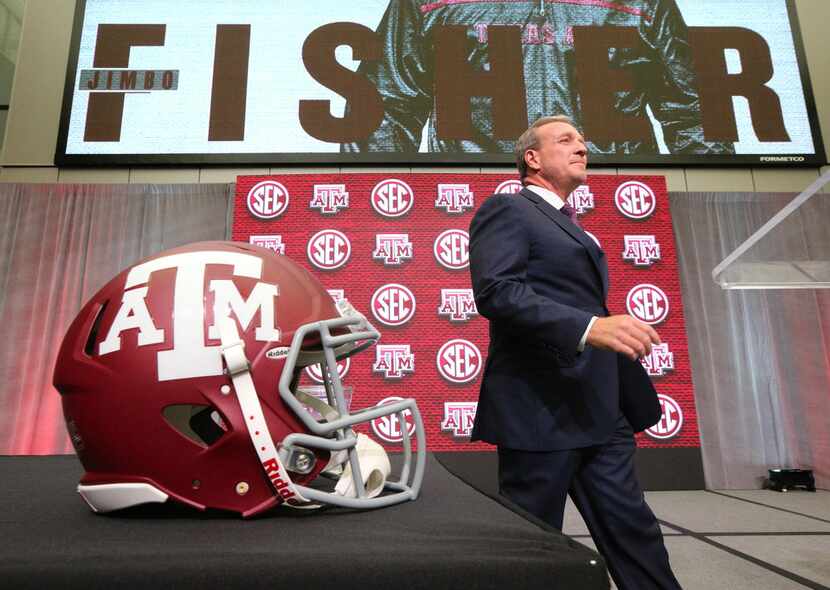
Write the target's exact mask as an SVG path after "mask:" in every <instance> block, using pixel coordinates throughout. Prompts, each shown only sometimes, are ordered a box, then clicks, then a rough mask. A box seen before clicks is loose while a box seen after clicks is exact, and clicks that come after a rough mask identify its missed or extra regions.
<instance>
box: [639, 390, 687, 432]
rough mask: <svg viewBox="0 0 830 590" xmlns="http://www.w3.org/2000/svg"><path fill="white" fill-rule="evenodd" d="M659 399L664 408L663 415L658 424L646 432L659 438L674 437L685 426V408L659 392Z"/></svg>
mask: <svg viewBox="0 0 830 590" xmlns="http://www.w3.org/2000/svg"><path fill="white" fill-rule="evenodd" d="M657 399H658V400H659V401H660V407H661V408H662V409H663V416H662V417H661V418H660V421H659V422H658V423H657V424H655V425H654V426H652V427H651V428H649V429H647V430H646V434H647V435H649V436H650V437H651V438H656V439H658V440H666V439H669V438H674V437H675V436H677V435H678V434H680V430H681V429H682V428H683V410H681V409H680V404H678V403H677V402H676V401H674V399H672V398H670V397H669V396H667V395H664V394H662V393H658V394H657Z"/></svg>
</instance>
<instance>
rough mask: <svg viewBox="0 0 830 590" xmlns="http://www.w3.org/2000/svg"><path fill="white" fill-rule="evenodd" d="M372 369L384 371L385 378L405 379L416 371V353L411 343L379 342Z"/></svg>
mask: <svg viewBox="0 0 830 590" xmlns="http://www.w3.org/2000/svg"><path fill="white" fill-rule="evenodd" d="M372 371H374V372H375V373H383V378H384V379H390V380H392V379H403V378H404V376H405V375H406V374H408V373H414V372H415V355H414V354H413V353H412V350H411V348H410V346H409V344H378V345H377V346H375V363H374V364H373V365H372Z"/></svg>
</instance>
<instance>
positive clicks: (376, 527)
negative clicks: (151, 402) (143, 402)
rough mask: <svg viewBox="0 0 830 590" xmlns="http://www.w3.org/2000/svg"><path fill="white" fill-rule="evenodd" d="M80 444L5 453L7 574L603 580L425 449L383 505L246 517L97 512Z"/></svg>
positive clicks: (585, 559)
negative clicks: (423, 459)
mask: <svg viewBox="0 0 830 590" xmlns="http://www.w3.org/2000/svg"><path fill="white" fill-rule="evenodd" d="M80 474H81V466H80V464H79V463H78V461H77V459H76V458H75V457H73V456H65V457H0V498H2V500H3V502H4V504H5V506H4V510H3V512H2V516H0V587H2V588H8V589H16V588H38V589H42V588H53V587H54V588H61V589H70V588H84V589H87V590H89V589H92V588H117V589H118V590H122V589H126V588H195V587H201V588H222V589H231V588H246V589H252V588H269V589H270V590H273V589H274V588H291V587H296V588H301V589H302V590H314V589H316V588H327V589H336V590H346V589H350V588H360V589H361V590H367V589H369V590H371V589H376V588H378V589H379V588H384V589H386V588H388V589H393V588H394V589H395V590H406V589H424V590H427V589H429V590H436V589H441V588H453V589H458V588H464V589H465V590H466V589H489V588H492V589H494V590H496V589H498V590H504V588H510V589H519V588H545V589H546V590H548V589H551V590H552V589H568V590H575V589H579V590H592V589H595V588H596V589H606V588H608V587H609V584H608V578H607V575H606V573H605V568H604V565H603V561H602V558H601V557H599V556H598V555H597V554H596V553H593V552H591V551H590V550H589V549H587V548H585V547H584V546H582V545H579V544H577V543H576V542H574V541H572V540H570V539H568V538H567V537H565V536H563V535H561V534H560V533H559V532H558V531H555V530H553V529H550V528H548V527H546V526H545V525H543V524H541V523H539V522H538V521H535V520H534V519H533V518H532V517H528V516H527V515H524V514H522V513H521V511H520V510H512V509H511V507H510V506H508V505H506V504H504V503H502V502H499V501H496V500H494V499H493V498H491V497H489V496H487V495H485V494H483V493H481V492H480V491H478V490H476V489H474V488H473V487H471V486H469V485H467V484H466V483H464V482H463V481H462V480H461V479H459V478H458V477H456V476H455V475H453V474H452V473H450V472H449V471H448V470H447V469H446V468H445V467H444V466H443V465H442V464H441V463H440V462H439V461H438V460H437V459H436V458H435V457H434V456H432V455H430V456H429V459H428V463H427V471H426V477H425V479H424V485H423V487H422V490H421V497H420V498H419V499H418V501H416V502H408V503H406V504H402V505H398V506H394V507H391V508H383V509H380V510H375V511H365V512H360V511H354V510H343V509H328V510H324V511H317V512H314V513H309V512H297V511H291V510H287V509H283V510H276V511H273V512H272V513H270V514H269V515H267V516H265V517H262V518H258V519H254V520H247V521H246V520H242V519H240V518H238V517H236V516H232V515H227V514H224V513H214V512H209V513H199V512H196V511H192V510H189V509H186V508H171V507H168V506H156V507H152V508H151V509H148V508H141V509H132V510H127V511H122V512H121V513H119V514H117V515H108V516H100V515H95V514H93V513H92V512H90V510H89V509H88V508H87V506H86V505H85V504H84V502H83V501H82V500H81V498H80V497H79V496H78V495H77V493H76V492H75V485H76V483H77V481H78V478H79V476H80Z"/></svg>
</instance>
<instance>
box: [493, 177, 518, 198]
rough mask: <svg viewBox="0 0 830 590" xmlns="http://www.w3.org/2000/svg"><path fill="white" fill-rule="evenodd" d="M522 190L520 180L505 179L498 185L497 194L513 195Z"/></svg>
mask: <svg viewBox="0 0 830 590" xmlns="http://www.w3.org/2000/svg"><path fill="white" fill-rule="evenodd" d="M520 190H522V183H521V182H519V181H518V180H505V181H504V182H502V183H501V184H500V185H499V186H497V187H496V194H504V195H513V194H516V193H517V192H519V191H520Z"/></svg>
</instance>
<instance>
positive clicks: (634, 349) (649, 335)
mask: <svg viewBox="0 0 830 590" xmlns="http://www.w3.org/2000/svg"><path fill="white" fill-rule="evenodd" d="M585 342H586V344H590V345H591V346H596V347H597V348H602V349H604V350H613V351H614V352H620V353H622V354H624V355H626V356H627V357H628V358H630V359H631V360H635V361H636V360H637V359H638V358H642V357H644V356H646V355H647V354H651V345H652V344H660V336H658V335H657V332H656V331H655V330H654V328H652V327H651V326H649V325H648V324H646V323H644V322H641V321H640V320H638V319H635V318H633V317H631V316H630V315H612V316H609V317H607V318H597V321H595V322H594V325H593V326H591V330H590V331H589V332H588V338H587V339H586V341H585Z"/></svg>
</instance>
